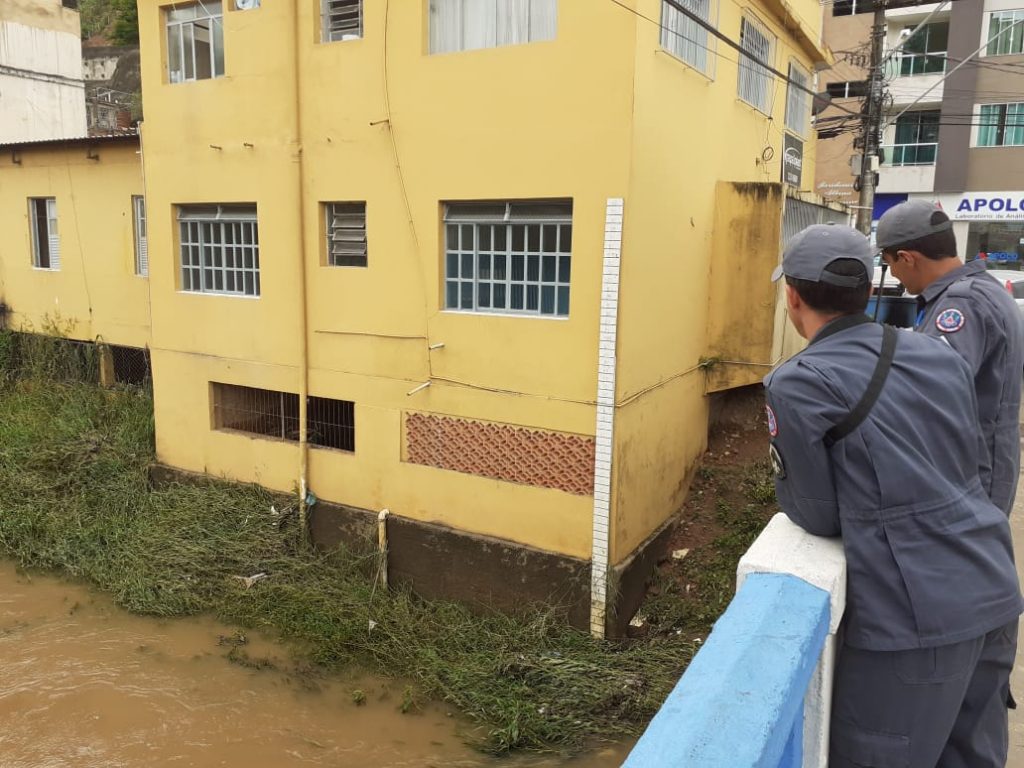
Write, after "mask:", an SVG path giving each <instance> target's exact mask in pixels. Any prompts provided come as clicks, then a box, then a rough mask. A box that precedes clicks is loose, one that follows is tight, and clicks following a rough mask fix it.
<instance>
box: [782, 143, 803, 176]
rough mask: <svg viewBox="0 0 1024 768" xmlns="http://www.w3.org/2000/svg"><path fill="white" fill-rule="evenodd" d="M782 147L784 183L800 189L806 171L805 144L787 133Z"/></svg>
mask: <svg viewBox="0 0 1024 768" xmlns="http://www.w3.org/2000/svg"><path fill="white" fill-rule="evenodd" d="M782 147H783V150H782V181H783V182H784V183H786V184H789V185H790V186H793V187H799V186H800V180H801V179H802V178H803V171H804V143H803V142H802V141H800V139H798V138H796V137H795V136H791V135H790V134H788V133H787V134H784V135H783V143H782Z"/></svg>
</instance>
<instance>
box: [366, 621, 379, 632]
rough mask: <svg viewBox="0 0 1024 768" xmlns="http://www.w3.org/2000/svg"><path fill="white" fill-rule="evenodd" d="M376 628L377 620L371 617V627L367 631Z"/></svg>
mask: <svg viewBox="0 0 1024 768" xmlns="http://www.w3.org/2000/svg"><path fill="white" fill-rule="evenodd" d="M376 628H377V622H376V621H374V620H373V619H370V623H369V629H368V630H367V631H368V632H373V630H374V629H376Z"/></svg>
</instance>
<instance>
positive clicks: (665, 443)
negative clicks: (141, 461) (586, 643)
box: [0, 0, 832, 633]
mask: <svg viewBox="0 0 1024 768" xmlns="http://www.w3.org/2000/svg"><path fill="white" fill-rule="evenodd" d="M681 7H682V6H679V5H678V4H677V3H675V2H674V1H673V0H621V2H619V1H618V0H490V2H486V3H484V2H477V1H476V0H396V1H395V2H394V3H391V2H388V0H300V2H297V3H291V2H272V1H271V0H265V1H264V2H262V3H260V2H259V0H225V2H223V3H221V2H212V1H211V0H203V2H202V3H195V4H190V3H188V2H179V3H175V4H173V5H170V4H167V3H166V2H162V1H161V0H140V2H139V19H140V37H141V41H142V72H143V101H144V104H145V114H146V121H145V124H144V126H143V130H142V138H143V145H144V147H145V152H144V167H145V181H146V188H145V199H146V206H147V208H148V211H149V220H148V244H149V253H150V256H151V269H150V276H149V287H150V302H151V320H152V338H151V343H150V347H151V353H152V362H153V378H154V397H155V409H156V433H157V454H158V458H159V461H160V462H161V463H162V464H163V465H165V466H166V467H170V468H174V469H177V470H185V471H192V472H201V473H208V474H213V475H224V476H227V477H230V478H235V479H238V480H244V481H255V482H259V483H261V484H263V485H265V486H267V487H270V488H274V489H279V490H284V491H289V490H293V489H299V490H303V491H305V490H308V491H310V492H311V493H312V494H313V495H314V496H315V498H316V499H317V502H316V503H315V504H314V505H313V507H312V512H311V515H312V527H313V531H314V534H315V535H316V536H317V537H318V538H319V539H320V540H321V541H324V542H330V541H335V540H337V539H338V538H339V537H341V538H344V537H345V536H348V535H351V531H352V530H353V528H355V529H359V530H363V531H366V532H369V531H372V530H374V529H375V526H376V522H377V521H376V517H375V514H376V512H377V511H379V510H384V509H387V510H389V513H390V517H389V518H388V519H387V522H386V527H387V531H388V538H389V552H390V556H391V570H392V575H393V576H395V577H396V578H398V579H407V580H411V581H412V583H413V584H414V585H415V586H416V587H417V588H419V589H420V590H421V591H424V592H427V593H435V592H441V593H444V594H449V595H453V596H457V597H463V598H469V599H473V600H477V599H479V600H485V601H489V602H493V603H496V604H499V605H505V606H508V605H513V604H515V603H517V602H521V601H524V600H528V599H535V598H549V597H554V598H555V599H558V600H562V601H563V602H565V603H566V604H567V605H568V606H569V608H570V613H571V616H572V618H573V620H574V621H576V622H577V623H580V624H589V625H590V626H591V627H592V629H593V630H594V631H595V632H596V633H602V632H604V631H605V626H606V625H607V627H608V628H609V629H610V630H611V631H613V632H614V631H620V630H621V628H622V626H623V624H624V622H626V621H628V619H629V618H630V615H631V613H632V611H633V610H635V607H636V599H637V595H638V594H639V588H640V587H642V582H643V579H644V577H645V576H646V573H647V572H648V571H649V568H650V564H651V562H652V561H651V556H652V554H653V553H656V551H657V543H658V541H659V539H658V537H659V534H661V533H663V532H664V530H665V526H666V523H667V521H668V520H669V519H670V517H671V516H672V514H673V513H674V512H675V511H676V510H678V508H679V507H680V505H681V503H682V501H683V499H684V496H685V493H686V490H687V487H688V484H689V480H690V476H691V472H692V469H693V467H694V466H695V464H696V462H697V460H698V458H699V456H700V454H701V453H702V451H703V450H704V446H705V444H706V437H707V417H708V398H707V395H706V393H707V392H708V391H711V390H716V389H722V388H726V387H730V386H736V385H739V384H746V383H750V382H751V381H756V380H757V379H758V378H760V377H761V376H762V375H763V374H764V373H765V372H766V371H767V370H768V367H770V364H771V362H772V361H771V360H770V359H768V358H769V357H770V356H771V355H773V354H776V353H777V352H778V350H779V349H781V348H782V347H781V346H780V345H782V343H783V342H782V341H781V340H780V339H779V338H778V337H777V336H778V333H777V332H776V331H774V330H773V328H774V324H775V317H776V314H775V313H776V300H775V292H774V289H773V288H772V287H771V286H769V285H768V284H767V282H766V281H767V275H768V274H769V273H770V271H771V269H772V267H773V266H774V264H775V263H777V261H778V252H779V238H780V234H781V230H782V227H783V218H784V209H785V210H786V211H787V212H788V210H789V203H788V202H787V201H790V200H792V199H793V195H794V194H795V190H797V189H800V188H805V189H809V188H810V187H811V186H812V183H813V179H814V167H813V165H814V142H813V140H812V138H811V120H810V101H811V99H810V96H809V94H808V93H806V92H804V91H802V90H800V88H798V87H795V86H794V85H793V83H792V82H787V80H789V81H795V82H797V83H806V85H807V87H808V88H810V89H813V86H814V75H813V72H814V71H815V68H816V67H817V66H819V65H820V64H822V63H823V62H824V61H825V59H826V58H827V53H826V52H825V51H823V50H822V48H821V47H820V27H821V10H820V6H819V4H818V3H817V2H816V0H798V1H797V2H792V3H789V2H778V0H749V2H747V1H746V0H744V1H743V2H724V1H723V0H687V3H686V6H685V8H686V9H689V10H687V11H685V12H684V11H682V10H680V8H681ZM691 14H692V16H691ZM705 27H708V28H714V29H717V30H718V31H719V32H720V34H721V35H722V36H723V37H724V38H725V39H724V40H720V39H717V38H716V36H715V35H714V34H712V33H711V32H709V31H708V29H707V28H705ZM729 41H732V42H733V43H735V44H736V45H737V46H739V47H740V48H742V49H744V50H745V51H747V52H749V53H750V54H753V55H754V56H756V57H758V59H760V60H761V61H763V62H765V63H768V64H770V65H771V66H772V68H773V69H775V70H776V72H775V73H773V72H770V71H768V70H767V69H765V68H763V67H761V66H758V65H757V64H754V63H752V60H751V59H750V58H749V57H748V56H747V55H746V54H744V53H742V52H740V51H739V50H737V49H736V48H735V47H733V46H731V45H730V44H729ZM780 75H782V76H780ZM784 156H785V157H788V158H789V162H788V164H787V166H786V167H787V169H788V173H789V177H788V181H789V184H787V185H786V186H783V185H782V184H781V183H780V181H781V180H782V178H783V158H784ZM4 170H5V169H4V168H3V167H2V166H0V173H2V172H3V171H4ZM4 179H5V176H3V175H0V185H2V184H3V182H4ZM720 182H723V183H722V184H720ZM744 185H746V186H744ZM751 190H753V191H751ZM17 194H18V195H21V197H22V198H24V196H25V194H26V193H25V190H24V188H19V190H18V191H17ZM4 200H5V202H4V205H5V207H6V206H7V204H8V203H7V199H6V198H4ZM15 203H17V205H20V206H21V208H22V209H23V208H24V202H23V201H22V202H18V201H17V200H16V201H14V202H12V203H10V204H11V205H14V204H15ZM801 204H806V205H810V206H811V208H814V206H813V205H812V203H808V202H801ZM815 210H819V209H815ZM0 215H5V216H8V215H9V214H8V213H7V212H6V211H5V212H2V213H0ZM816 215H824V214H816ZM829 215H832V214H829ZM790 218H792V217H790ZM764 222H767V224H766V226H767V229H766V230H765V231H763V232H762V231H760V230H759V229H758V227H760V225H761V223H764ZM22 226H24V222H22ZM732 245H734V246H735V247H732ZM5 261H6V257H5ZM713 262H715V263H714V264H713ZM730 270H735V272H736V274H737V275H738V276H741V279H742V280H743V281H745V282H744V284H745V285H746V286H747V287H748V288H749V290H747V291H746V293H744V291H743V290H740V291H739V292H738V293H737V294H736V299H739V298H740V297H741V296H742V297H744V298H743V301H745V302H749V301H755V305H749V303H748V304H747V305H743V306H741V305H740V304H739V303H738V301H735V300H732V299H731V298H730V295H729V293H730V290H732V289H733V288H735V287H736V284H735V282H734V281H732V280H730V278H729V272H730ZM713 275H714V276H713ZM740 288H742V286H740ZM757 302H759V303H757ZM140 306H141V304H140ZM743 317H749V318H751V319H752V321H753V324H754V327H755V328H756V329H760V330H759V332H757V333H747V334H746V336H745V337H744V338H735V337H734V336H733V335H732V330H733V329H734V328H735V327H737V325H738V324H737V322H736V321H737V318H743ZM773 333H775V337H773ZM709 357H715V358H717V359H718V362H719V365H717V366H713V367H714V368H715V369H716V370H715V372H714V375H710V374H709V373H708V371H709V370H710V368H711V367H710V366H709V364H708V358H709ZM309 498H310V500H313V496H310V497H309ZM342 505H343V506H342ZM369 513H374V514H372V515H371V514H369ZM371 526H374V528H371ZM606 613H607V615H606Z"/></svg>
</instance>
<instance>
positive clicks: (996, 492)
mask: <svg viewBox="0 0 1024 768" xmlns="http://www.w3.org/2000/svg"><path fill="white" fill-rule="evenodd" d="M952 227H953V224H952V222H951V221H950V220H949V217H948V216H946V214H945V213H943V212H942V211H940V210H939V209H937V208H936V207H935V206H934V205H932V204H931V203H929V202H927V201H925V200H912V201H909V202H905V203H900V204H899V205H897V206H895V207H893V208H891V209H889V210H888V211H887V212H886V213H885V214H884V215H883V216H882V218H881V219H880V220H879V222H878V232H877V235H876V242H877V244H878V247H879V248H880V249H881V250H882V258H883V259H885V262H886V264H888V265H889V268H890V269H891V270H892V273H893V275H894V276H895V277H896V278H897V279H898V280H899V281H900V282H901V283H903V285H904V286H905V287H906V289H907V290H908V291H910V292H911V293H916V294H917V302H918V314H917V322H916V323H915V326H914V327H915V330H917V331H920V332H921V333H925V334H927V335H929V336H937V337H940V338H944V339H945V340H946V341H947V342H949V345H950V346H951V347H953V349H955V350H956V351H957V352H959V353H960V355H961V356H962V357H963V358H964V359H965V360H966V361H967V363H968V365H970V367H971V374H972V376H973V378H974V389H975V392H976V393H977V396H978V419H979V420H980V422H981V431H982V434H983V435H984V437H985V445H986V454H987V456H986V458H987V466H983V467H982V469H981V483H982V485H983V486H984V488H985V490H986V492H987V493H988V495H989V498H991V499H992V501H993V502H995V505H996V506H997V507H999V508H1000V509H1001V510H1003V512H1005V513H1006V514H1007V515H1009V514H1010V510H1011V509H1012V508H1013V498H1014V495H1015V494H1016V491H1017V478H1018V476H1019V475H1020V432H1019V427H1018V424H1019V421H1020V398H1021V374H1022V373H1024V368H1022V366H1024V330H1022V326H1021V316H1020V310H1018V309H1017V304H1016V302H1015V301H1014V300H1013V299H1012V298H1011V297H1010V294H1009V293H1008V292H1007V291H1006V289H1005V288H1004V287H1003V286H1002V285H1000V284H999V282H998V281H997V280H996V279H995V278H993V277H992V276H991V275H989V274H988V273H987V272H986V271H985V261H984V260H981V259H979V260H977V261H972V262H971V263H969V264H962V263H961V262H960V260H959V259H958V258H957V255H956V237H955V236H954V235H953V228H952Z"/></svg>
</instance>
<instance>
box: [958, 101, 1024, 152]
mask: <svg viewBox="0 0 1024 768" xmlns="http://www.w3.org/2000/svg"><path fill="white" fill-rule="evenodd" d="M985 107H1006V114H1005V115H1004V118H1003V122H1002V128H1003V138H1004V141H1003V142H1000V143H998V144H996V143H993V144H982V143H981V140H982V132H983V131H984V130H985V129H986V128H988V127H990V126H988V125H986V124H985V116H984V112H985ZM1011 107H1013V108H1014V110H1013V111H1014V113H1015V114H1014V115H1013V117H1015V118H1016V120H1015V121H1014V122H1013V124H1012V125H1011V124H1010V117H1011V115H1010V114H1009V112H1010V108H1011ZM973 122H974V128H973V129H972V141H971V145H972V146H975V147H981V148H984V149H994V148H997V147H1021V146H1024V101H1012V102H999V103H996V104H978V105H976V106H975V108H974V121H973ZM994 127H995V128H996V131H997V132H998V130H999V123H998V122H997V123H995V124H994ZM1007 127H1010V128H1019V129H1021V130H1020V133H1021V141H1020V142H1015V143H1011V144H1007V143H1006V142H1005V138H1006V129H1007Z"/></svg>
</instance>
